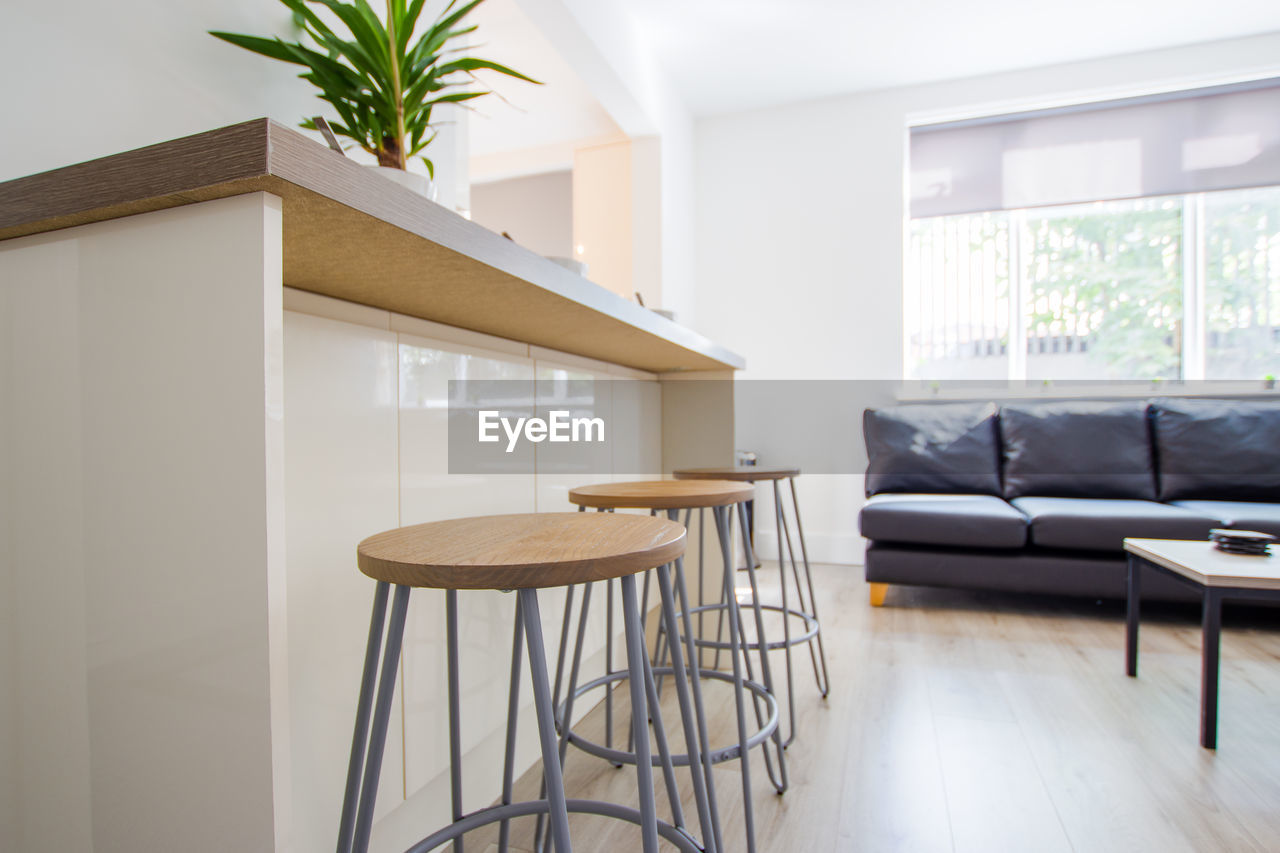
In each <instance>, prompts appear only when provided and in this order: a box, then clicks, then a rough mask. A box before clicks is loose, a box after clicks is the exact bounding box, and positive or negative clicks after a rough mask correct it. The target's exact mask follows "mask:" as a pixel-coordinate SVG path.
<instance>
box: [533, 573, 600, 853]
mask: <svg viewBox="0 0 1280 853" xmlns="http://www.w3.org/2000/svg"><path fill="white" fill-rule="evenodd" d="M594 587H595V584H594V583H588V584H583V586H582V609H581V610H580V611H579V612H578V634H577V640H576V642H575V643H574V646H573V662H572V664H571V665H570V667H569V687H568V691H567V692H566V693H565V705H564V715H563V717H561V718H560V720H559V723H560V724H559V726H558V727H557V729H558V731H559V733H560V740H559V744H558V747H557V752H556V759H557V761H558V762H559V765H560V767H561V768H563V767H564V761H565V757H566V756H567V754H568V749H569V729H570V727H571V726H572V724H573V700H574V698H575V697H576V696H577V693H578V673H579V671H580V668H581V666H582V646H583V641H584V639H585V638H586V635H587V614H589V613H590V612H591V590H592V589H593V588H594ZM567 624H568V622H567V620H566V626H567ZM553 707H558V706H553ZM546 796H547V783H546V780H545V779H544V780H543V782H542V785H541V787H540V788H539V790H538V797H539V798H540V799H541V798H545V797H546ZM533 837H534V849H535V850H537V851H539V853H541V851H542V850H544V849H546V841H547V839H546V834H545V830H544V822H543V816H542V815H541V814H539V815H538V820H537V825H536V827H535V828H534V833H533Z"/></svg>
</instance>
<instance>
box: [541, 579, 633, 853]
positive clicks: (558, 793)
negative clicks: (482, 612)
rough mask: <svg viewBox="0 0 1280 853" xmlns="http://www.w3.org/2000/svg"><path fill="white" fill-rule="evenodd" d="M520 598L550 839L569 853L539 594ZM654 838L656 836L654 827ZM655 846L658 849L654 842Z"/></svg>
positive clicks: (558, 851) (563, 852)
mask: <svg viewBox="0 0 1280 853" xmlns="http://www.w3.org/2000/svg"><path fill="white" fill-rule="evenodd" d="M519 595H520V605H521V617H522V619H523V621H524V632H525V640H526V641H527V642H528V646H529V675H530V676H531V677H532V681H533V705H534V709H535V710H536V712H537V716H538V739H539V741H540V742H541V745H542V778H543V780H544V781H545V782H546V785H547V802H548V805H549V807H550V813H549V815H548V817H549V823H550V824H551V838H552V841H554V842H555V846H556V853H571V851H572V849H573V848H572V846H571V845H570V843H569V812H568V809H567V808H566V805H565V798H564V778H563V776H562V775H561V773H560V760H559V750H558V744H557V743H556V722H555V712H554V710H553V709H552V707H551V685H550V683H549V682H548V679H547V657H546V654H547V653H546V649H544V648H543V645H542V618H541V616H540V615H539V613H538V592H537V590H534V589H522V590H520V593H519ZM584 598H585V595H584ZM650 794H652V787H651V788H650ZM654 835H655V836H656V835H657V828H656V826H655V827H654ZM654 846H655V848H656V847H657V841H656V840H655V842H654Z"/></svg>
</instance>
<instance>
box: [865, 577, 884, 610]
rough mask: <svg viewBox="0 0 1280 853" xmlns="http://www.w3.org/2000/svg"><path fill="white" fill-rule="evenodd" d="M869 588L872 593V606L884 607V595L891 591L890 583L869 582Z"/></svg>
mask: <svg viewBox="0 0 1280 853" xmlns="http://www.w3.org/2000/svg"><path fill="white" fill-rule="evenodd" d="M867 589H868V590H869V591H870V593H871V606H872V607H883V606H884V596H885V593H887V592H888V591H889V585H888V584H887V583H869V584H867Z"/></svg>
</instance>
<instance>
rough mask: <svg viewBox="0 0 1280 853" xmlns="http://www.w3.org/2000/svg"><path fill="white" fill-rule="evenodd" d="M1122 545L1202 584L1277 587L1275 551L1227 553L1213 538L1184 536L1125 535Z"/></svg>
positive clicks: (1278, 564)
mask: <svg viewBox="0 0 1280 853" xmlns="http://www.w3.org/2000/svg"><path fill="white" fill-rule="evenodd" d="M1124 549H1125V550H1126V551H1128V552H1129V553H1131V554H1137V555H1138V556H1139V557H1142V558H1143V559H1145V560H1150V561H1151V562H1153V563H1156V564H1157V565H1160V566H1163V567H1164V568H1166V569H1169V570H1170V571H1173V572H1177V573H1178V574H1180V575H1182V576H1183V577H1185V578H1189V579H1190V580H1193V581H1195V582H1196V583H1200V584H1203V585H1204V586H1214V587H1236V588H1238V589H1274V590H1280V559H1277V558H1276V556H1275V554H1271V555H1268V556H1265V557H1255V556H1249V555H1245V554H1228V553H1226V552H1225V551H1219V550H1218V549H1217V548H1214V547H1213V543H1212V542H1207V541H1203V540H1194V541H1189V540H1183V539H1126V540H1124Z"/></svg>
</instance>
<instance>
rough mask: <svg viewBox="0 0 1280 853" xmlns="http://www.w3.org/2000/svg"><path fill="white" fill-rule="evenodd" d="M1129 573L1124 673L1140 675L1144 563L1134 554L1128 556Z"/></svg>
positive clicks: (1126, 596)
mask: <svg viewBox="0 0 1280 853" xmlns="http://www.w3.org/2000/svg"><path fill="white" fill-rule="evenodd" d="M1128 557H1129V559H1128V566H1129V568H1128V572H1127V583H1126V590H1125V646H1124V671H1125V672H1126V673H1128V674H1129V675H1132V676H1136V675H1137V674H1138V615H1139V612H1140V610H1141V607H1142V602H1141V597H1142V582H1141V580H1140V579H1139V578H1140V575H1139V572H1140V571H1141V569H1142V561H1141V560H1140V559H1138V557H1136V556H1134V555H1133V554H1129V555H1128Z"/></svg>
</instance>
